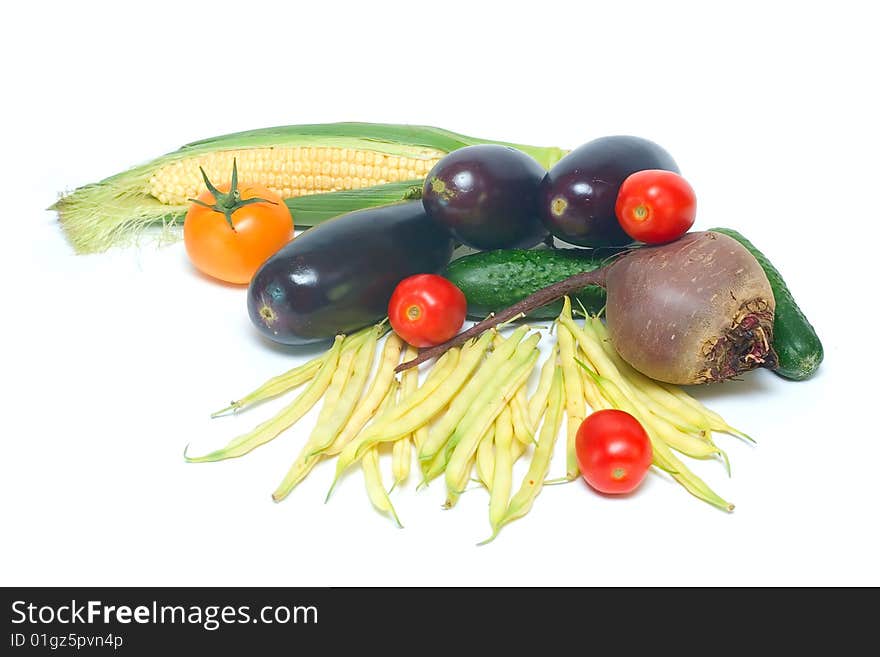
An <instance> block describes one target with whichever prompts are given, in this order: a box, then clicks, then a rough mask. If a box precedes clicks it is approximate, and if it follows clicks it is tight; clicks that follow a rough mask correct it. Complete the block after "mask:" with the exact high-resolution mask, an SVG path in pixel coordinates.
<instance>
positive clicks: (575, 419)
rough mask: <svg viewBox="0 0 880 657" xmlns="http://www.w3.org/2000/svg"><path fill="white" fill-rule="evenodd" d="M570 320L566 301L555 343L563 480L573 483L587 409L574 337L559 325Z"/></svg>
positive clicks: (566, 300) (569, 301) (567, 299)
mask: <svg viewBox="0 0 880 657" xmlns="http://www.w3.org/2000/svg"><path fill="white" fill-rule="evenodd" d="M563 317H564V318H566V319H569V320H571V319H572V317H571V299H569V298H568V297H565V301H564V302H563V305H562V314H561V315H560V323H559V324H557V330H556V335H557V340H558V341H559V360H560V363H561V365H562V381H563V388H564V391H565V414H566V416H567V426H566V447H565V478H566V479H567V480H568V481H572V480H574V479H576V478H577V476H578V475H579V474H580V470H579V468H578V462H577V455H576V453H575V437H576V436H577V431H578V429H579V428H580V426H581V422H583V421H584V416H585V415H586V408H585V405H584V385H583V379H582V376H581V373H580V372H579V371H578V370H579V369H580V368H579V367H578V364H577V363H576V362H575V360H574V359H575V356H576V355H577V354H576V351H575V337H574V335H573V334H572V333H571V331H569V330H568V327H567V326H566V325H565V324H562V323H561V321H562V318H563Z"/></svg>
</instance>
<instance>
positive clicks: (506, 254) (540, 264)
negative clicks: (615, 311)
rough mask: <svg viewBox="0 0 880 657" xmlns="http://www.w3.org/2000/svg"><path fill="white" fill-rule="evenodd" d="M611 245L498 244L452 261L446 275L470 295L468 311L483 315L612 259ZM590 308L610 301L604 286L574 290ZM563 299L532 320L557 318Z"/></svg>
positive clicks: (533, 315)
mask: <svg viewBox="0 0 880 657" xmlns="http://www.w3.org/2000/svg"><path fill="white" fill-rule="evenodd" d="M614 252H615V251H613V250H610V249H601V250H600V249H592V250H588V249H534V250H532V249H497V250H495V251H483V252H481V253H474V254H473V255H467V256H464V257H463V258H459V259H458V260H455V261H453V262H452V263H451V264H450V265H449V267H448V269H447V271H446V277H447V278H448V279H449V280H450V281H452V282H453V283H455V284H456V285H457V286H458V287H459V289H461V291H462V292H464V296H465V297H466V298H467V302H468V315H470V316H471V317H478V318H483V317H486V316H487V315H488V314H489V313H492V312H496V311H499V310H502V309H504V308H507V307H508V306H511V305H513V304H514V303H516V302H517V301H520V300H522V299H524V298H525V297H527V296H528V295H530V294H532V293H533V292H536V291H538V290H540V289H541V288H543V287H546V286H548V285H551V284H553V283H556V282H558V281H561V280H563V279H565V278H568V277H569V276H572V275H574V274H578V273H581V272H584V271H592V270H594V269H598V268H599V267H601V266H602V265H603V264H605V263H606V262H607V261H608V257H609V255H611V254H613V253H614ZM573 296H574V298H575V299H577V300H578V301H580V302H581V303H582V304H583V305H584V307H585V308H586V309H587V310H588V311H589V312H591V313H597V312H599V311H600V310H602V308H603V307H604V306H605V290H603V289H602V288H601V287H598V286H596V285H591V286H590V287H587V288H584V289H583V290H581V291H580V292H578V293H577V294H575V295H573ZM572 302H573V303H574V306H575V308H577V307H578V306H577V302H576V301H575V300H574V299H572ZM561 310H562V301H556V302H554V303H552V304H550V305H547V306H544V307H542V308H538V309H536V310H534V311H532V312H531V313H530V314H529V317H530V318H532V319H554V318H555V317H557V316H558V315H559V313H560V312H561Z"/></svg>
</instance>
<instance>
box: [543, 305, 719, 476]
mask: <svg viewBox="0 0 880 657" xmlns="http://www.w3.org/2000/svg"><path fill="white" fill-rule="evenodd" d="M559 322H560V324H561V325H562V326H564V327H565V328H567V329H569V331H571V333H573V334H574V335H575V336H576V337H577V339H578V347H579V348H580V350H581V351H582V352H583V353H584V354H585V355H586V356H587V359H588V360H589V361H590V363H591V364H592V366H593V367H594V368H595V369H596V372H597V374H599V375H600V376H602V377H604V378H606V379H608V380H610V381H613V382H614V383H615V385H616V386H617V387H618V388H620V391H621V393H623V395H624V396H625V397H626V398H627V400H628V401H629V402H630V404H631V405H632V406H633V407H635V409H636V410H637V411H638V413H639V417H641V418H643V419H644V421H645V422H651V423H652V426H653V427H654V429H655V431H656V432H657V435H658V437H659V438H660V439H662V440H664V441H666V442H667V443H668V444H669V445H670V446H671V447H674V448H675V449H677V450H678V451H680V452H682V453H683V454H687V455H688V456H691V457H693V458H697V459H709V458H714V457H716V456H720V457H721V459H722V460H723V462H724V464H725V466H727V455H726V454H725V453H724V451H723V450H721V449H719V448H718V447H717V446H716V445H715V444H713V443H712V442H711V441H707V440H705V439H704V436H698V435H693V434H689V433H686V432H684V431H682V430H681V429H679V428H677V427H676V426H675V425H673V424H672V423H670V422H669V421H668V420H667V419H666V418H664V417H662V416H658V415H655V414H653V413H651V410H650V408H649V406H648V405H647V404H645V403H644V401H643V400H642V399H641V397H640V395H639V394H638V392H637V390H636V388H635V387H634V386H632V385H630V383H629V381H627V379H626V378H625V377H624V376H623V375H621V373H620V371H619V370H618V369H617V367H616V366H615V365H614V363H613V362H612V361H611V359H610V358H609V357H608V354H606V353H605V350H604V349H602V347H601V345H600V344H599V341H598V338H597V337H596V336H595V334H593V333H592V331H590V332H587V331H585V330H584V329H582V328H581V327H579V326H577V324H575V323H574V321H573V320H572V319H571V318H570V317H565V316H564V315H560V316H559ZM600 387H601V386H600ZM643 424H644V422H643Z"/></svg>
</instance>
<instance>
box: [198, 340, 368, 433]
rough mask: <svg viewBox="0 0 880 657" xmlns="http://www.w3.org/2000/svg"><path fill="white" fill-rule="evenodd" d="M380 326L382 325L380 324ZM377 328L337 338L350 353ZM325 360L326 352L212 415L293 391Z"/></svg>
mask: <svg viewBox="0 0 880 657" xmlns="http://www.w3.org/2000/svg"><path fill="white" fill-rule="evenodd" d="M378 326H382V325H381V324H379V325H378ZM375 328H376V327H373V326H368V327H367V328H365V329H361V330H360V331H358V332H357V333H352V334H351V335H339V336H337V339H339V340H342V350H343V351H348V350H349V349H351V348H352V347H356V346H358V345H359V344H361V343H362V341H363V339H364V338H365V337H366V335H367V334H368V333H369V332H370V331H372V330H374V329H375ZM325 358H327V353H326V352H325V353H323V354H321V355H320V356H318V357H316V358H313V359H312V360H310V361H309V362H307V363H305V364H303V365H300V366H299V367H294V368H293V369H291V370H288V371H287V372H285V373H284V374H281V375H279V376H276V377H273V378H271V379H269V380H268V381H266V382H265V383H264V384H263V385H261V386H260V387H259V388H257V389H256V390H254V391H252V392H250V393H248V394H247V395H245V396H244V397H242V398H241V399H239V400H238V401H234V402H232V403H231V404H230V405H229V406H227V407H226V408H224V409H223V410H221V411H217V412H215V413H212V414H211V417H219V416H220V415H224V414H225V413H228V412H230V411H231V412H233V413H237V412H239V411H241V410H243V409H244V408H246V407H248V406H252V405H254V404H257V403H259V402H262V401H266V400H267V399H271V398H272V397H277V396H278V395H280V394H283V393H285V392H287V391H288V390H293V389H294V388H296V387H298V386H300V385H302V384H303V383H305V382H306V381H309V380H310V379H312V378H313V377H314V376H316V375H317V373H318V372H319V371H320V369H321V365H322V364H323V362H324V359H325Z"/></svg>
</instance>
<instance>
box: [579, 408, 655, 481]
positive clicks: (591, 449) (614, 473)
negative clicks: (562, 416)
mask: <svg viewBox="0 0 880 657" xmlns="http://www.w3.org/2000/svg"><path fill="white" fill-rule="evenodd" d="M575 450H576V454H577V462H578V466H579V467H580V469H581V474H582V475H583V476H584V479H586V481H587V483H588V484H590V486H592V487H593V488H595V489H596V490H597V491H599V492H601V493H611V494H617V493H629V492H631V491H633V490H635V489H636V488H637V487H638V485H639V484H640V483H642V479H644V478H645V473H647V472H648V468H649V467H651V460H652V459H653V457H654V450H653V449H652V448H651V440H650V439H649V438H648V434H647V433H645V430H644V429H643V428H642V425H641V424H639V421H638V420H636V419H635V418H634V417H633V416H632V415H630V414H629V413H626V412H624V411H619V410H617V409H613V408H611V409H607V410H604V411H596V412H595V413H592V414H591V415H589V416H587V419H585V420H584V421H583V422H582V423H581V426H580V427H579V428H578V432H577V436H576V438H575Z"/></svg>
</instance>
